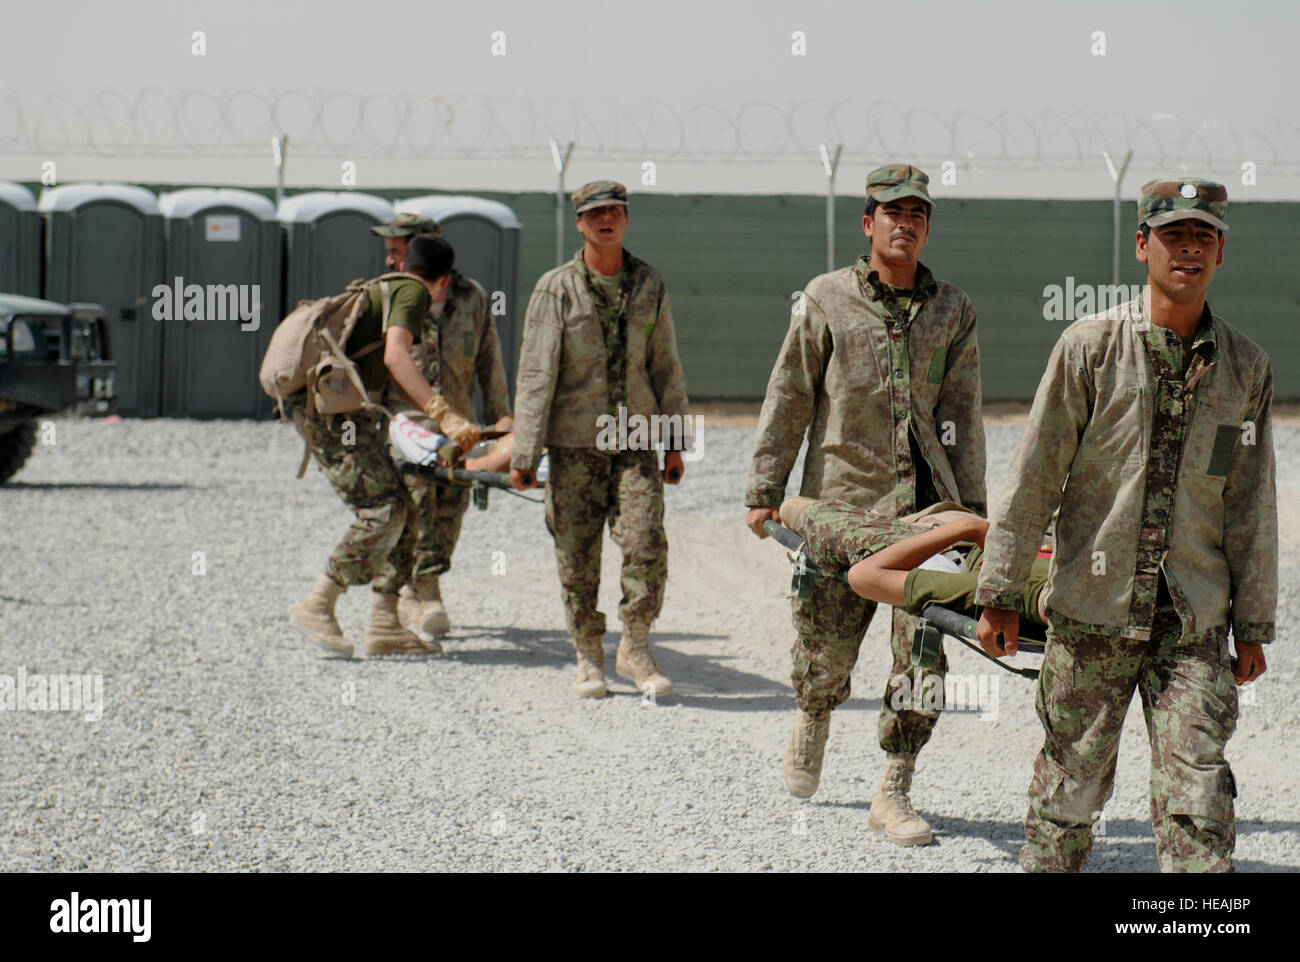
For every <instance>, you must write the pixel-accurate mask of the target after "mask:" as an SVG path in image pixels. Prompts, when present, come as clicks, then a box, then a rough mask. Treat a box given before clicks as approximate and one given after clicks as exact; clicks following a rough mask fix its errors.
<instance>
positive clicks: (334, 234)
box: [276, 191, 393, 314]
mask: <svg viewBox="0 0 1300 962" xmlns="http://www.w3.org/2000/svg"><path fill="white" fill-rule="evenodd" d="M276 219H278V220H279V221H280V223H281V225H282V226H283V227H284V237H285V272H284V308H283V311H282V313H283V314H288V313H289V312H290V311H291V310H293V308H294V307H296V306H297V304H298V302H299V301H303V300H314V299H316V298H318V297H328V296H329V295H331V294H338V293H339V292H340V291H342V290H343V289H344V288H345V287H347V285H348V282H349V281H354V280H356V279H357V278H359V277H366V278H369V277H375V276H377V275H379V274H382V273H384V271H385V270H386V268H385V267H384V245H383V242H382V241H381V240H380V238H378V237H376V236H375V235H374V234H372V233H370V228H372V227H378V226H379V225H380V224H387V223H388V222H389V221H391V220H392V219H393V205H392V204H390V203H389V202H388V201H386V200H384V199H383V198H382V197H375V196H374V195H373V194H358V193H355V192H351V191H339V192H331V191H312V192H310V193H306V194H296V195H294V196H293V197H286V198H285V199H284V200H283V201H281V202H280V208H279V210H277V211H276Z"/></svg>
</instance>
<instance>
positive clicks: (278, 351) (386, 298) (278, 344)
mask: <svg viewBox="0 0 1300 962" xmlns="http://www.w3.org/2000/svg"><path fill="white" fill-rule="evenodd" d="M398 278H407V279H409V280H415V281H420V282H421V283H423V280H422V279H421V278H420V277H418V276H416V275H415V274H407V273H402V272H393V273H390V274H381V275H380V276H379V277H376V278H373V279H372V280H369V281H363V280H355V281H353V282H352V283H351V284H349V285H348V286H347V290H345V291H344V292H343V293H341V294H335V295H333V296H332V297H322V298H318V299H317V300H314V301H299V302H298V306H297V307H295V308H294V309H293V311H292V312H290V314H289V316H288V317H286V318H285V319H284V320H283V321H281V322H280V324H279V325H278V326H277V327H276V329H275V332H274V333H273V334H272V335H271V343H270V344H269V345H268V346H267V349H266V354H265V356H263V358H262V368H261V370H260V372H259V373H258V380H259V381H260V382H261V384H262V390H263V391H265V392H266V393H267V394H269V395H270V396H271V397H273V398H274V399H275V401H276V404H277V405H278V406H279V409H280V416H281V417H284V416H285V405H284V401H285V398H287V397H289V396H290V395H292V394H294V393H296V392H298V391H301V390H302V389H303V388H306V389H307V412H308V413H309V414H346V413H349V412H351V411H356V410H360V409H361V408H371V409H380V410H382V406H381V405H379V404H377V403H375V401H374V400H372V399H371V398H370V396H369V395H368V394H367V393H366V390H365V387H364V385H363V384H362V382H361V373H360V370H359V369H358V368H357V364H356V362H357V361H358V360H360V359H361V358H363V357H365V356H366V355H368V354H370V353H372V352H373V351H376V350H378V349H380V348H381V347H383V346H384V339H383V338H382V337H381V338H380V339H379V340H377V341H375V342H373V343H371V344H367V345H366V346H365V347H363V348H361V350H359V351H357V352H356V353H355V354H351V355H349V354H348V353H347V344H348V338H349V337H351V336H352V331H353V329H354V328H355V327H356V326H357V321H358V320H359V319H360V317H361V313H362V312H363V311H364V310H365V309H366V304H367V297H366V293H367V291H368V290H369V289H370V287H371V286H372V285H374V284H378V285H379V292H380V296H381V298H382V300H383V311H384V320H383V328H382V330H383V331H385V332H387V330H388V315H389V312H390V310H391V309H392V303H393V297H392V292H391V289H390V287H391V285H390V284H389V282H390V281H393V280H396V279H398Z"/></svg>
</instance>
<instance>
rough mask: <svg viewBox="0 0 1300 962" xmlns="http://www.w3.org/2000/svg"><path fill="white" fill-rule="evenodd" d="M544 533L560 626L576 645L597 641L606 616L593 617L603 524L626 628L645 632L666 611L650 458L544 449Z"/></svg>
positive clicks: (659, 489) (654, 462)
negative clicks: (617, 565)
mask: <svg viewBox="0 0 1300 962" xmlns="http://www.w3.org/2000/svg"><path fill="white" fill-rule="evenodd" d="M547 450H548V451H549V452H550V464H551V473H550V477H549V479H548V480H547V482H546V527H547V529H548V530H549V531H550V532H551V536H552V537H553V538H554V539H555V563H556V567H558V568H559V572H560V591H561V595H562V597H563V599H564V613H565V619H566V621H567V622H568V628H569V633H570V634H571V635H573V637H575V638H592V637H600V636H601V635H603V634H604V633H605V615H604V614H603V613H602V612H600V611H598V610H597V609H596V604H597V596H598V595H599V592H600V551H601V538H602V535H603V533H604V527H605V522H606V521H607V520H608V522H609V533H610V536H611V537H612V538H613V539H614V543H615V544H617V545H618V546H619V547H620V548H621V549H622V551H623V570H622V587H623V600H622V602H621V603H620V604H619V609H618V612H619V617H620V618H622V620H623V623H624V624H636V625H647V626H648V625H649V624H650V623H651V622H653V621H654V620H655V618H657V617H658V615H659V609H660V608H661V607H662V606H663V600H664V584H665V582H667V580H668V538H667V537H666V536H665V534H664V483H663V478H662V476H661V475H660V473H659V459H658V457H657V455H656V454H655V452H653V451H611V452H605V451H598V450H596V449H594V448H555V447H552V448H548V449H547Z"/></svg>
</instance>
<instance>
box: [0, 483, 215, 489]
mask: <svg viewBox="0 0 1300 962" xmlns="http://www.w3.org/2000/svg"><path fill="white" fill-rule="evenodd" d="M199 487H203V488H206V487H209V485H206V484H205V485H197V484H160V483H148V482H144V483H140V484H133V483H131V482H129V481H10V482H9V483H8V484H6V485H5V486H4V488H5V489H9V490H22V489H27V490H29V491H186V490H189V489H190V488H199Z"/></svg>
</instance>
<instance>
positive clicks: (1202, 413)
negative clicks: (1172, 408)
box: [1183, 394, 1245, 479]
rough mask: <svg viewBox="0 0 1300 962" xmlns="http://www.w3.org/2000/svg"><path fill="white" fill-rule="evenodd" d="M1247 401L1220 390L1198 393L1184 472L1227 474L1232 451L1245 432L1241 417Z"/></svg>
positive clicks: (1185, 454)
mask: <svg viewBox="0 0 1300 962" xmlns="http://www.w3.org/2000/svg"><path fill="white" fill-rule="evenodd" d="M1244 403H1245V402H1244V399H1243V400H1241V401H1238V400H1234V399H1233V398H1230V397H1224V396H1221V395H1217V394H1206V395H1199V394H1198V395H1197V397H1196V401H1195V404H1196V407H1195V410H1194V413H1193V415H1192V423H1191V425H1190V427H1189V428H1188V432H1187V442H1186V446H1185V447H1184V449H1183V470H1184V472H1185V473H1187V474H1189V475H1193V476H1195V477H1200V478H1218V479H1222V478H1223V477H1224V476H1226V475H1227V473H1228V466H1229V465H1230V464H1231V463H1232V455H1233V453H1234V452H1235V451H1236V449H1237V445H1238V444H1240V443H1242V441H1243V436H1244V433H1245V429H1244V428H1243V427H1242V420H1241V412H1242V410H1243V407H1244Z"/></svg>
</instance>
